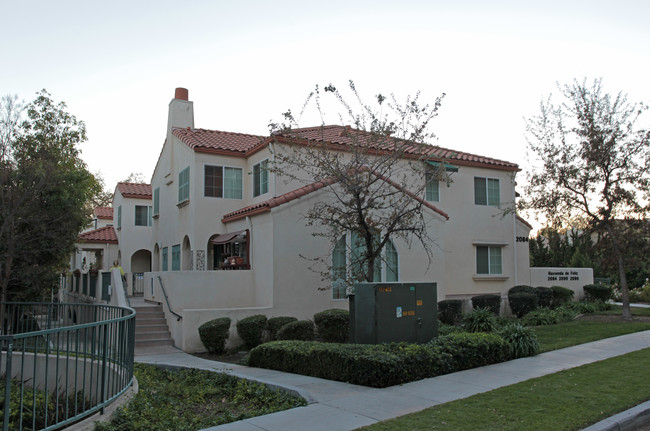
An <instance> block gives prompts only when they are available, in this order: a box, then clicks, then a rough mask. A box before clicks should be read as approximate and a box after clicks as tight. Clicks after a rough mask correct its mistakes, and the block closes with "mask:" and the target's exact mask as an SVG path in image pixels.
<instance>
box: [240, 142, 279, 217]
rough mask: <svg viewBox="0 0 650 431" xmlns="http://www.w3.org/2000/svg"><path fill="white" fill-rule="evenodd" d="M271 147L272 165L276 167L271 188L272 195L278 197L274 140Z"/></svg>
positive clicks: (270, 144) (270, 143)
mask: <svg viewBox="0 0 650 431" xmlns="http://www.w3.org/2000/svg"><path fill="white" fill-rule="evenodd" d="M269 147H270V149H271V166H272V167H273V168H274V171H273V172H271V173H272V174H273V182H272V187H273V190H271V196H273V197H274V198H275V197H277V195H276V194H275V191H276V187H275V181H276V178H277V175H276V174H275V144H274V143H273V142H269ZM246 218H248V217H246Z"/></svg>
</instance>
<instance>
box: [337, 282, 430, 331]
mask: <svg viewBox="0 0 650 431" xmlns="http://www.w3.org/2000/svg"><path fill="white" fill-rule="evenodd" d="M349 298H350V341H351V342H352V343H358V344H378V343H392V342H402V341H406V342H410V343H426V342H429V341H431V340H432V339H433V338H435V337H437V336H438V301H437V298H438V294H437V285H436V283H358V284H355V285H354V289H353V293H352V294H351V295H350V297H349Z"/></svg>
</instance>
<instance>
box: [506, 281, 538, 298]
mask: <svg viewBox="0 0 650 431" xmlns="http://www.w3.org/2000/svg"><path fill="white" fill-rule="evenodd" d="M513 293H531V294H533V295H537V292H535V288H534V287H532V286H528V285H526V284H519V285H517V286H514V287H511V288H510V290H508V296H510V295H511V294H513Z"/></svg>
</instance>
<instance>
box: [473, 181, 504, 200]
mask: <svg viewBox="0 0 650 431" xmlns="http://www.w3.org/2000/svg"><path fill="white" fill-rule="evenodd" d="M474 203H475V204H476V205H487V206H491V207H498V206H499V205H501V190H500V187H499V180H498V179H497V178H482V177H474Z"/></svg>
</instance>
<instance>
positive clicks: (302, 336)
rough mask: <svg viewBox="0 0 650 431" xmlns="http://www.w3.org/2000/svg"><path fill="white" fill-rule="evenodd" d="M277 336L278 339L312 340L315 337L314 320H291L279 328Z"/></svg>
mask: <svg viewBox="0 0 650 431" xmlns="http://www.w3.org/2000/svg"><path fill="white" fill-rule="evenodd" d="M276 338H277V339H278V340H302V341H311V340H313V339H314V322H312V321H311V320H297V321H295V322H289V323H287V324H286V325H284V326H283V327H282V328H280V330H278V333H277V336H276Z"/></svg>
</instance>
